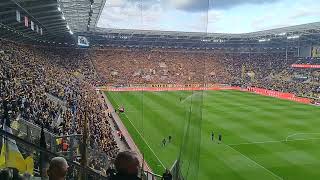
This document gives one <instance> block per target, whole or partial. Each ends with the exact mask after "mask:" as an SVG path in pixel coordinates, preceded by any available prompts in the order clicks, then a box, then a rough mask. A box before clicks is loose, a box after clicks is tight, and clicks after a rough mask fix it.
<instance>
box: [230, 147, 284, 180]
mask: <svg viewBox="0 0 320 180" xmlns="http://www.w3.org/2000/svg"><path fill="white" fill-rule="evenodd" d="M224 145H225V146H227V147H229V148H230V149H232V150H234V151H235V152H238V153H239V154H241V155H242V156H243V157H244V158H246V159H247V160H249V161H251V162H253V163H254V164H256V165H258V166H259V167H261V168H262V169H264V170H266V171H267V172H269V173H270V174H271V175H273V176H274V177H276V179H280V180H283V178H282V177H280V176H278V175H276V174H275V173H273V172H272V171H270V170H269V169H267V168H265V167H264V166H262V165H260V164H259V163H257V162H256V161H254V160H252V159H251V158H249V157H248V156H246V155H244V154H242V153H241V152H240V151H238V150H236V149H234V148H233V147H231V146H229V145H228V144H224Z"/></svg>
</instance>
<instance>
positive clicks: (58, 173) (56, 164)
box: [48, 157, 69, 180]
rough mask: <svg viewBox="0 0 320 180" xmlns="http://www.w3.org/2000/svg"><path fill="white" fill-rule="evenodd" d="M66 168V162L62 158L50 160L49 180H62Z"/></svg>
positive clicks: (67, 166)
mask: <svg viewBox="0 0 320 180" xmlns="http://www.w3.org/2000/svg"><path fill="white" fill-rule="evenodd" d="M68 168H69V165H68V162H67V161H66V159H64V158H63V157H55V158H52V159H51V161H50V166H49V169H48V176H49V180H64V179H65V178H66V175H67V172H68Z"/></svg>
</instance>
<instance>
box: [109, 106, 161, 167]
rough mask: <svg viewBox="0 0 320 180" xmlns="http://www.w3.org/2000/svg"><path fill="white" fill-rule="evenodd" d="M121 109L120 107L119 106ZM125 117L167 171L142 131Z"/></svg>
mask: <svg viewBox="0 0 320 180" xmlns="http://www.w3.org/2000/svg"><path fill="white" fill-rule="evenodd" d="M115 103H116V105H117V106H118V103H117V102H115ZM118 107H119V106H118ZM124 115H125V116H126V117H127V119H128V121H129V122H130V124H131V125H132V126H133V127H134V129H135V130H136V131H137V132H138V134H139V136H140V137H141V139H142V140H143V141H144V143H145V144H146V145H147V146H148V148H149V149H150V150H151V152H152V153H153V154H154V156H155V157H156V158H157V159H158V161H159V162H160V164H161V166H162V167H163V168H164V169H166V167H165V166H164V164H163V163H162V162H161V160H160V159H159V157H158V156H157V155H156V153H155V152H154V151H153V149H152V148H151V147H150V146H149V144H148V143H147V141H146V140H145V139H144V137H143V136H142V135H141V133H140V131H139V130H138V129H137V128H136V126H135V125H134V124H133V123H132V122H131V121H130V119H129V118H128V116H127V115H126V113H124Z"/></svg>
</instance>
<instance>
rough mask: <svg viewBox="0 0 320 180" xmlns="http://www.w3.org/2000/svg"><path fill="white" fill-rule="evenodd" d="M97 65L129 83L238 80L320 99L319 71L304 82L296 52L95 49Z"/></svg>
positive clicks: (107, 76)
mask: <svg viewBox="0 0 320 180" xmlns="http://www.w3.org/2000/svg"><path fill="white" fill-rule="evenodd" d="M91 55H92V60H93V64H94V66H95V67H96V70H97V72H98V74H100V77H101V78H102V79H104V80H105V81H106V82H108V83H110V84H114V85H129V84H136V83H137V84H141V83H145V84H192V83H212V84H237V85H242V86H256V87H262V88H266V89H273V90H278V91H283V92H292V93H296V94H297V95H300V96H309V97H314V98H317V97H319V93H318V92H316V91H315V89H318V88H319V87H320V86H319V84H318V83H317V82H319V81H318V80H319V73H317V71H315V72H312V73H310V72H309V73H307V74H306V73H304V74H306V79H305V80H304V81H301V78H300V79H299V78H297V73H298V74H299V73H300V74H301V73H302V72H301V71H302V70H301V69H293V68H291V64H293V63H296V62H298V61H299V59H298V58H296V57H295V56H294V54H293V53H290V52H289V53H288V54H286V53H285V52H268V53H224V52H213V51H206V52H200V51H183V50H179V51H178V50H176V51H173V50H171V51H170V50H150V49H148V50H146V49H102V50H101V49H96V50H95V51H92V53H91Z"/></svg>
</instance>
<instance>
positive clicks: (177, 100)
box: [106, 90, 320, 180]
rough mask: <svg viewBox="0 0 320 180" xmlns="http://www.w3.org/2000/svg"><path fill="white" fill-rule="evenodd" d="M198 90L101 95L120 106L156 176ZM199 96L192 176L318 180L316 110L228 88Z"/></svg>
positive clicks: (168, 161)
mask: <svg viewBox="0 0 320 180" xmlns="http://www.w3.org/2000/svg"><path fill="white" fill-rule="evenodd" d="M196 93H200V92H191V91H171V92H106V95H107V97H108V99H109V100H110V101H111V103H112V104H113V106H114V107H115V108H116V107H119V106H123V107H125V113H121V114H120V118H121V120H122V121H123V123H124V124H125V126H126V128H127V129H128V131H129V133H130V134H131V136H132V138H133V139H134V141H135V143H136V144H137V146H138V147H139V149H140V150H141V151H142V152H144V155H145V159H146V161H147V162H148V164H149V165H150V166H151V168H152V169H153V170H154V171H155V172H156V173H159V174H160V173H161V172H163V170H164V167H168V168H170V167H171V166H172V164H173V163H174V161H175V160H176V159H177V157H178V155H179V153H180V149H181V147H182V146H181V142H182V138H183V135H185V134H184V131H185V130H186V127H187V126H186V125H187V124H188V123H187V121H188V118H186V117H187V116H186V113H187V112H188V111H189V110H190V108H188V106H189V105H190V103H191V101H192V98H193V97H194V96H195V94H196ZM201 94H202V95H203V105H202V106H201V107H202V116H200V117H202V118H200V119H199V120H198V121H197V123H201V126H200V127H201V128H199V129H201V133H200V134H201V136H200V135H199V136H198V137H191V138H193V142H197V141H198V142H199V141H200V142H199V144H200V152H199V162H193V163H195V164H196V163H199V171H198V175H197V176H198V177H197V178H195V179H199V180H212V179H227V180H233V179H234V180H240V179H247V180H249V179H250V180H256V179H259V180H270V179H286V180H287V179H289V180H301V179H304V180H314V179H320V171H319V169H320V109H319V107H316V106H311V105H304V104H299V103H295V102H291V101H287V100H280V99H276V98H272V97H265V96H260V95H256V94H252V93H247V92H240V91H231V90H230V91H204V92H203V93H201ZM190 124H191V126H192V125H194V123H190ZM212 131H214V134H215V136H214V140H213V141H212V140H211V132H212ZM218 134H221V135H222V143H221V144H219V143H218V141H217V135H218ZM169 135H171V136H172V137H173V138H172V142H170V143H168V144H167V145H166V146H164V147H163V146H162V143H161V142H162V140H163V139H164V138H166V137H168V136H169ZM189 138H190V137H189ZM195 144H196V143H195ZM184 148H190V149H191V150H192V149H193V148H195V147H192V145H191V146H190V145H189V147H184ZM194 153H196V152H194ZM189 155H190V154H189Z"/></svg>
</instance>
